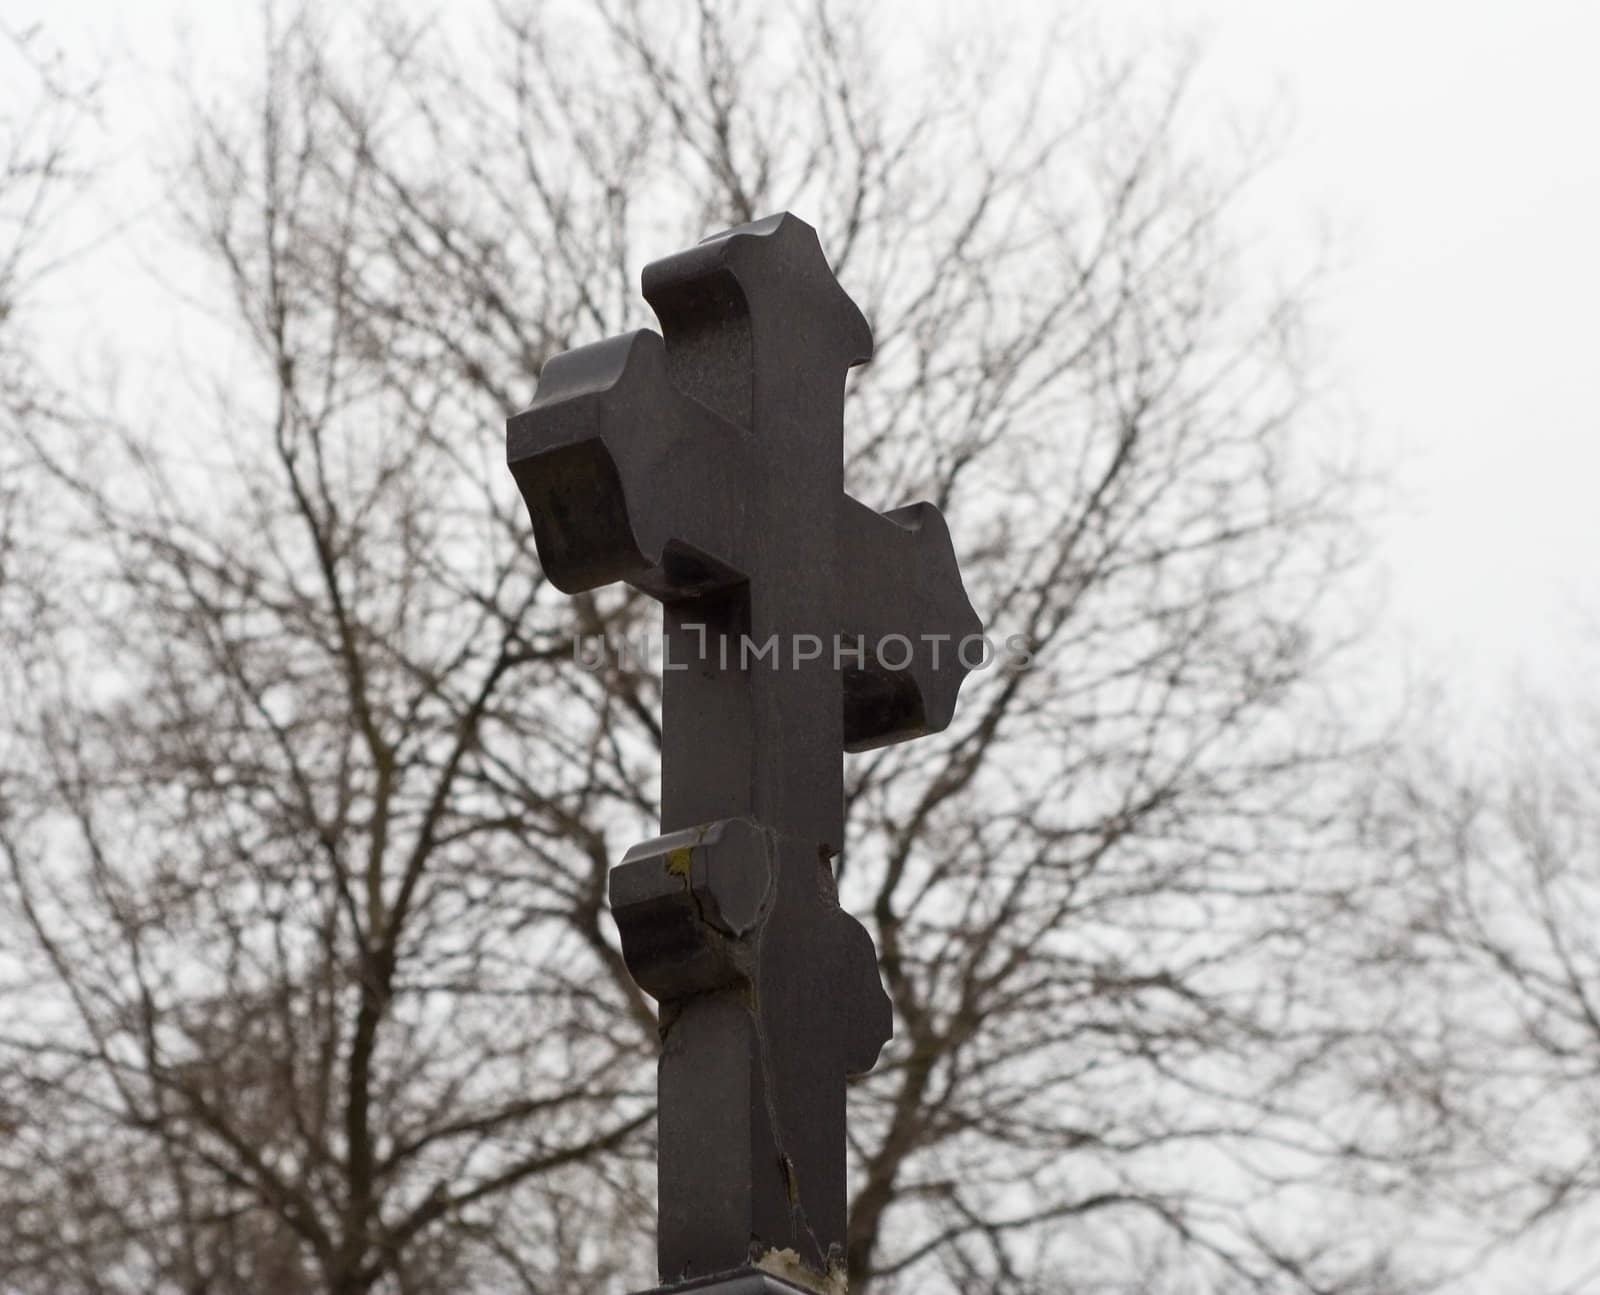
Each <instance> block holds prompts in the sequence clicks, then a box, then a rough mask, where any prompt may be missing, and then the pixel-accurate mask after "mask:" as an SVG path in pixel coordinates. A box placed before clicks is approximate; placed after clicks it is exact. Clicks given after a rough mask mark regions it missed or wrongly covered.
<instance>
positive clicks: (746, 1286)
mask: <svg viewBox="0 0 1600 1295" xmlns="http://www.w3.org/2000/svg"><path fill="white" fill-rule="evenodd" d="M638 1295H815V1292H813V1291H811V1290H808V1289H807V1288H806V1287H804V1286H796V1285H793V1284H792V1283H790V1282H786V1281H784V1280H783V1279H782V1278H781V1277H774V1276H773V1275H772V1274H771V1273H769V1272H763V1271H762V1270H761V1269H759V1268H738V1269H735V1270H734V1271H733V1272H725V1273H717V1274H715V1275H713V1276H711V1277H695V1278H691V1279H690V1280H689V1281H686V1282H672V1283H669V1284H668V1285H666V1286H655V1287H652V1288H651V1289H650V1290H647V1291H640V1292H639V1293H638Z"/></svg>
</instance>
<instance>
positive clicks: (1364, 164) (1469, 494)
mask: <svg viewBox="0 0 1600 1295" xmlns="http://www.w3.org/2000/svg"><path fill="white" fill-rule="evenodd" d="M1038 2H1039V3H1045V4H1050V3H1052V2H1053V0H1038ZM4 4H5V9H6V17H7V20H8V21H9V22H11V23H13V24H15V23H17V22H18V21H19V20H20V21H26V20H27V19H28V18H29V17H30V16H31V17H33V18H35V19H37V20H40V21H43V22H44V23H45V24H46V25H47V26H48V27H50V28H51V29H52V30H53V31H56V32H59V33H60V35H61V36H62V37H63V38H64V39H66V41H67V42H68V44H69V45H70V46H73V47H76V48H79V49H83V48H85V47H87V48H89V49H98V50H100V51H102V52H115V51H121V52H132V53H133V54H135V55H136V56H137V57H138V59H139V60H140V62H142V63H143V64H144V66H145V69H146V74H147V75H149V74H153V75H155V76H157V77H158V78H160V79H161V80H162V81H163V82H166V80H167V75H168V73H169V72H170V69H171V67H172V65H173V59H174V50H175V49H176V48H177V46H176V42H175V40H174V33H175V31H176V29H177V27H178V24H179V21H180V18H182V19H183V20H184V21H186V22H187V23H188V24H189V25H190V26H191V27H192V28H193V29H194V33H193V34H194V36H195V37H196V38H197V40H196V43H197V45H198V46H199V47H200V48H205V47H207V46H209V47H211V48H213V49H216V48H228V47H231V49H229V52H230V53H235V52H237V51H238V50H239V49H240V48H241V46H242V45H247V44H248V39H249V34H252V33H254V32H255V31H257V30H258V29H259V26H258V25H259V10H258V7H257V5H256V4H255V3H254V2H253V0H244V2H242V3H239V2H236V3H233V4H227V5H224V4H211V5H201V4H198V3H193V2H192V0H141V2H140V3H135V4H126V3H124V4H118V3H116V0H4ZM1085 7H1086V8H1088V9H1089V10H1090V11H1091V12H1092V13H1096V14H1098V15H1100V16H1101V17H1103V18H1104V19H1105V20H1106V21H1108V22H1111V23H1114V24H1119V25H1120V24H1123V23H1128V24H1131V25H1132V26H1133V28H1134V29H1135V30H1136V31H1137V30H1141V29H1142V30H1145V31H1149V32H1151V33H1160V32H1163V31H1168V32H1170V31H1172V30H1174V29H1193V28H1194V27H1195V26H1196V25H1197V24H1199V25H1200V26H1201V27H1202V29H1203V30H1205V31H1207V32H1208V33H1209V39H1208V42H1207V49H1208V56H1207V58H1206V61H1205V65H1204V66H1205V71H1204V76H1205V80H1204V82H1203V86H1204V89H1205V92H1206V93H1207V94H1216V95H1218V96H1220V97H1222V98H1224V99H1226V100H1228V101H1230V102H1231V103H1232V104H1233V105H1234V106H1235V108H1237V109H1239V110H1242V111H1245V112H1249V111H1253V110H1264V109H1265V108H1267V107H1268V106H1272V105H1278V106H1280V107H1281V105H1282V104H1283V103H1284V102H1287V104H1288V105H1289V106H1290V107H1291V108H1292V110H1293V120H1294V122H1295V126H1294V129H1293V131H1292V134H1291V137H1290V140H1289V148H1288V150H1287V153H1286V156H1285V158H1284V160H1283V162H1282V163H1281V164H1280V165H1279V166H1278V167H1277V168H1276V169H1275V171H1274V172H1273V173H1272V174H1271V175H1270V176H1269V177H1268V178H1267V179H1266V181H1265V182H1264V184H1263V186H1262V187H1261V188H1260V189H1259V191H1258V192H1257V195H1256V197H1255V199H1254V204H1255V205H1254V206H1253V207H1252V208H1251V209H1250V219H1251V221H1252V223H1253V224H1254V225H1256V226H1257V227H1258V229H1259V231H1260V242H1259V246H1260V251H1261V255H1262V257H1263V261H1264V263H1271V262H1276V261H1280V260H1282V259H1284V255H1285V253H1292V252H1293V251H1294V250H1295V249H1296V248H1297V247H1300V246H1303V245H1305V244H1306V243H1307V241H1308V240H1309V239H1310V238H1311V237H1312V235H1313V234H1314V232H1315V231H1316V230H1318V229H1319V228H1321V227H1323V226H1331V227H1332V229H1333V230H1335V231H1336V247H1337V249H1338V251H1339V254H1340V255H1339V258H1338V261H1339V264H1340V266H1341V267H1342V268H1341V269H1340V270H1339V272H1338V273H1337V274H1336V275H1335V276H1334V277H1333V279H1332V280H1331V282H1329V283H1328V284H1327V285H1326V288H1325V309H1324V311H1323V312H1322V321H1323V323H1324V325H1325V328H1326V332H1327V337H1328V340H1329V342H1330V344H1331V346H1332V351H1331V355H1330V357H1329V358H1330V360H1331V367H1332V370H1333V372H1334V374H1335V376H1336V378H1337V381H1338V385H1339V388H1340V390H1341V391H1342V393H1343V397H1344V399H1345V400H1346V401H1347V402H1348V405H1349V407H1350V410H1351V411H1352V412H1353V413H1354V414H1355V415H1356V417H1357V418H1358V419H1359V421H1360V422H1361V423H1362V424H1363V425H1364V426H1365V427H1366V428H1367V433H1368V437H1367V439H1368V444H1369V445H1370V447H1371V456H1372V457H1373V458H1374V459H1376V460H1378V461H1380V462H1396V461H1398V462H1399V463H1400V464H1401V466H1402V472H1401V486H1402V489H1401V491H1400V494H1399V497H1398V499H1397V500H1396V501H1395V502H1396V509H1397V512H1396V516H1395V518H1394V519H1393V520H1392V521H1391V522H1389V523H1388V524H1386V525H1385V527H1384V529H1383V531H1382V557H1383V562H1384V565H1385V567H1386V569H1387V573H1388V588H1389V597H1388V603H1387V612H1386V626H1387V630H1386V639H1385V642H1386V644H1387V645H1388V646H1386V647H1384V648H1383V649H1381V650H1384V651H1390V652H1396V653H1398V654H1403V655H1404V656H1406V657H1409V658H1410V659H1411V661H1412V663H1413V664H1414V665H1415V666H1416V667H1417V668H1418V669H1419V670H1420V671H1421V672H1422V673H1424V674H1426V675H1432V674H1434V673H1436V672H1439V671H1447V672H1449V674H1450V676H1451V678H1452V679H1453V680H1455V681H1456V682H1457V684H1458V685H1459V687H1460V690H1461V692H1462V694H1463V695H1464V696H1465V697H1467V698H1471V697H1473V696H1482V697H1487V696H1494V695H1497V694H1498V693H1499V691H1500V685H1501V684H1503V683H1504V682H1505V681H1506V676H1507V675H1509V674H1512V673H1521V674H1523V675H1524V676H1526V677H1527V678H1529V679H1530V680H1531V681H1533V682H1543V683H1547V684H1551V685H1553V686H1560V685H1563V684H1566V685H1568V686H1571V685H1572V684H1574V683H1577V684H1579V685H1580V686H1581V683H1582V676H1581V674H1579V673H1578V665H1579V659H1578V655H1577V653H1578V651H1579V649H1580V647H1582V638H1583V635H1582V628H1583V626H1584V625H1585V624H1586V623H1587V625H1588V626H1589V627H1590V629H1591V631H1592V639H1593V642H1591V643H1590V644H1589V645H1588V646H1587V648H1586V649H1585V650H1586V652H1587V654H1588V655H1590V656H1591V658H1592V657H1593V656H1594V655H1595V653H1596V651H1597V648H1596V646H1595V644H1596V643H1600V585H1597V582H1596V580H1595V578H1594V576H1593V573H1592V568H1593V566H1594V563H1595V560H1596V557H1597V555H1600V502H1597V491H1600V412H1597V411H1600V356H1597V355H1596V346H1597V343H1600V327H1597V313H1600V72H1597V70H1596V56H1597V54H1600V0H1515V2H1513V0H1387V2H1385V0H1099V4H1092V3H1091V4H1088V5H1086V6H1085ZM997 12H998V11H997ZM234 33H237V34H234ZM217 42H220V44H218V43H217ZM130 84H132V83H124V84H121V85H120V86H119V84H118V83H117V82H115V81H114V82H113V85H112V87H111V89H112V90H113V92H114V94H113V102H112V107H113V111H114V112H115V111H116V110H117V102H116V99H115V94H117V93H120V94H123V95H127V94H128V93H129V92H130V91H129V85H130ZM135 93H136V91H135Z"/></svg>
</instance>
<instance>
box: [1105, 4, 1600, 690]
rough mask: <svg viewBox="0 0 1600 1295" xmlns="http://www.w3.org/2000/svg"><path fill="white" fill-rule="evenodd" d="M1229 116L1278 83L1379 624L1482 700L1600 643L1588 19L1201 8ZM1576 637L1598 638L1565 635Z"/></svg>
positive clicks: (1564, 10) (1595, 33) (1267, 202)
mask: <svg viewBox="0 0 1600 1295" xmlns="http://www.w3.org/2000/svg"><path fill="white" fill-rule="evenodd" d="M1137 2H1138V3H1139V4H1140V5H1141V6H1142V7H1144V8H1148V9H1151V10H1154V11H1157V12H1171V13H1177V14H1180V15H1187V16H1191V17H1192V16H1193V15H1194V14H1195V13H1196V11H1203V12H1204V14H1205V15H1206V21H1207V22H1208V23H1209V25H1210V27H1211V31H1212V40H1211V43H1210V54H1211V58H1210V59H1209V60H1208V62H1209V63H1210V68H1211V74H1212V75H1213V76H1214V77H1216V78H1217V79H1218V82H1219V84H1227V85H1230V86H1231V87H1232V88H1233V90H1234V92H1235V93H1236V94H1238V95H1239V96H1240V98H1241V99H1242V100H1244V101H1249V100H1250V99H1252V98H1254V97H1255V96H1256V95H1258V94H1260V93H1261V92H1262V91H1263V90H1267V91H1270V89H1271V88H1272V87H1273V86H1275V85H1276V86H1279V87H1281V88H1282V89H1283V90H1284V91H1285V92H1286V93H1287V95H1288V96H1289V98H1290V99H1291V101H1292V102H1293V104H1294V107H1295V119H1296V123H1297V129H1296V130H1295V133H1294V137H1293V139H1292V141H1291V144H1292V146H1291V148H1290V150H1289V155H1288V156H1287V157H1286V159H1285V161H1284V164H1283V165H1282V166H1281V168H1279V169H1278V170H1277V171H1276V172H1275V174H1274V175H1273V176H1271V177H1269V179H1268V181H1267V184H1266V196H1265V198H1264V207H1263V215H1264V216H1268V217H1269V218H1272V217H1275V218H1276V219H1277V220H1278V221H1279V222H1280V227H1281V228H1287V227H1291V226H1292V225H1293V224H1295V223H1296V222H1297V221H1298V222H1299V223H1301V224H1302V225H1303V224H1304V223H1305V221H1306V219H1307V215H1308V213H1315V212H1317V211H1321V212H1323V213H1325V214H1326V215H1327V216H1328V217H1329V218H1331V220H1332V221H1333V222H1334V225H1335V227H1336V229H1337V230H1338V231H1339V236H1340V246H1341V249H1342V252H1343V255H1342V257H1341V258H1340V260H1341V263H1342V265H1343V266H1344V267H1345V268H1344V269H1343V270H1342V272H1341V273H1339V274H1338V275H1336V276H1335V278H1334V280H1333V282H1332V283H1331V284H1330V285H1329V294H1328V298H1327V306H1328V309H1327V311H1326V313H1325V315H1324V319H1325V321H1326V323H1327V325H1328V326H1329V328H1330V330H1331V333H1332V337H1331V340H1332V343H1333V345H1334V362H1335V367H1336V369H1337V370H1338V372H1339V375H1340V377H1341V378H1342V379H1343V382H1344V389H1345V391H1346V392H1347V394H1348V396H1349V398H1350V399H1351V400H1352V401H1353V402H1354V405H1355V407H1356V409H1357V410H1358V412H1359V414H1360V415H1361V416H1362V417H1363V418H1364V420H1365V421H1366V423H1367V425H1368V428H1369V432H1370V440H1371V444H1372V446H1373V448H1374V450H1375V451H1376V452H1377V453H1378V454H1380V455H1389V454H1394V455H1398V456H1401V457H1402V458H1403V460H1404V463H1403V471H1402V473H1401V478H1402V484H1403V487H1404V489H1403V493H1402V497H1401V498H1400V499H1399V500H1398V501H1397V502H1398V504H1399V512H1400V516H1398V517H1397V519H1396V520H1395V521H1394V523H1393V524H1391V525H1390V526H1388V527H1386V528H1385V537H1384V546H1383V555H1384V558H1385V561H1386V565H1387V567H1388V569H1389V577H1390V584H1389V588H1390V600H1389V615H1390V622H1391V627H1392V629H1393V630H1394V631H1395V632H1396V633H1397V634H1398V635H1404V636H1405V638H1406V640H1407V641H1408V642H1409V643H1410V644H1411V645H1412V647H1413V650H1414V651H1415V652H1416V653H1417V654H1418V656H1419V658H1421V659H1422V660H1423V661H1424V662H1425V663H1426V666H1427V667H1431V668H1443V669H1448V670H1450V671H1451V672H1452V674H1453V675H1454V676H1455V677H1456V678H1457V679H1459V680H1460V681H1461V682H1462V683H1463V684H1464V685H1466V686H1467V687H1468V688H1469V689H1470V690H1472V691H1477V692H1498V691H1499V685H1500V684H1501V683H1503V682H1504V681H1505V680H1504V676H1506V675H1507V674H1511V673H1518V674H1521V675H1523V676H1525V678H1526V679H1527V680H1528V681H1529V682H1534V683H1543V684H1546V685H1550V686H1561V685H1563V684H1566V685H1568V686H1579V687H1581V686H1582V685H1583V682H1584V681H1583V679H1582V677H1581V675H1580V674H1578V666H1579V660H1578V652H1579V651H1580V650H1582V651H1584V652H1586V653H1587V655H1588V656H1589V657H1590V659H1591V660H1592V659H1594V657H1595V655H1596V652H1597V650H1600V582H1597V580H1596V577H1595V570H1594V568H1595V564H1596V561H1597V559H1600V354H1597V347H1600V324H1597V320H1600V72H1597V67H1596V56H1597V54H1600V3H1595V2H1594V0H1516V2H1513V0H1454V2H1445V0H1389V2H1388V3H1383V2H1382V0H1337V2H1334V0H1198V2H1194V3H1189V4H1184V5H1179V4H1175V3H1171V4H1169V3H1158V2H1157V0H1137ZM1585 622H1587V624H1588V626H1589V628H1590V631H1591V634H1592V636H1593V637H1592V641H1591V642H1590V643H1589V644H1588V645H1587V646H1585V645H1584V644H1583V642H1582V640H1583V634H1582V628H1583V625H1584V624H1585Z"/></svg>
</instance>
